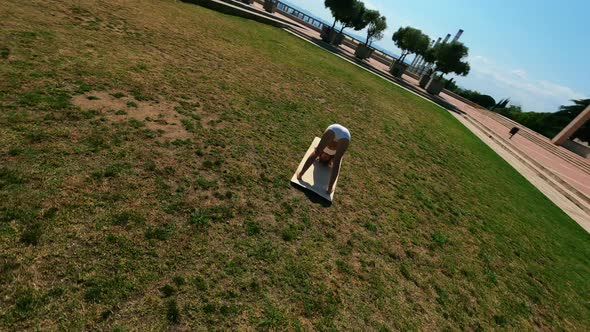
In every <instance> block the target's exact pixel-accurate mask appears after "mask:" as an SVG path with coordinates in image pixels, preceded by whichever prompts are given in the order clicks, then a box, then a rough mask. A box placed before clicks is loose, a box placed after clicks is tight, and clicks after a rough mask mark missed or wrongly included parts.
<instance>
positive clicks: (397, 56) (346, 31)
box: [280, 0, 399, 58]
mask: <svg viewBox="0 0 590 332" xmlns="http://www.w3.org/2000/svg"><path fill="white" fill-rule="evenodd" d="M280 1H281V2H283V3H284V4H286V5H288V6H290V7H293V8H295V9H297V10H298V11H300V12H302V13H304V14H306V15H309V16H311V17H313V18H315V19H316V20H318V21H320V22H322V23H324V24H326V25H329V26H332V24H333V23H334V21H332V22H327V21H326V20H324V19H322V18H320V17H317V16H315V15H314V14H313V13H312V12H310V11H308V10H306V9H304V8H301V7H299V6H297V5H294V4H292V3H291V2H289V1H285V0H280ZM336 28H337V29H340V28H341V26H338V24H336ZM344 32H345V33H346V34H347V35H350V36H351V37H354V38H356V39H358V40H361V41H363V42H364V41H365V40H366V39H367V36H361V35H357V34H355V33H354V30H352V29H350V28H349V29H346V30H344ZM383 38H387V36H384V37H383ZM371 46H372V47H374V48H376V49H378V50H379V51H381V52H385V53H387V54H389V55H393V56H394V57H396V58H399V55H397V54H395V53H394V52H392V51H390V50H387V49H385V48H383V47H380V46H379V45H377V44H375V43H373V45H371Z"/></svg>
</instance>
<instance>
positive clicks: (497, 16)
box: [288, 0, 590, 112]
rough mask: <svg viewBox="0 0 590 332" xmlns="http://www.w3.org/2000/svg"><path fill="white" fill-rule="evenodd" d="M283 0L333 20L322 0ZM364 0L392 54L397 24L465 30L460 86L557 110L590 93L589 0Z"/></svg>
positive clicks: (439, 32)
mask: <svg viewBox="0 0 590 332" xmlns="http://www.w3.org/2000/svg"><path fill="white" fill-rule="evenodd" d="M288 1H289V2H290V3H293V4H294V5H297V6H299V7H301V8H303V9H307V10H309V11H310V12H312V13H314V14H315V15H316V16H318V17H320V18H323V19H325V20H327V21H330V22H331V21H332V18H331V15H330V12H329V11H328V10H327V9H325V8H324V1H323V0H288ZM364 3H365V5H367V7H369V8H373V9H378V10H379V11H380V12H381V14H382V15H385V17H387V22H388V26H389V27H388V29H387V31H386V33H385V37H384V38H383V39H382V40H381V41H378V42H376V43H377V44H378V45H379V46H381V47H383V48H385V49H389V50H391V51H393V52H395V53H397V54H399V53H400V51H399V50H398V49H397V48H396V47H395V45H394V44H393V42H392V41H391V36H392V35H393V32H394V31H395V30H397V29H398V28H399V27H400V26H407V25H410V26H412V27H415V28H418V29H421V30H422V31H423V32H425V33H426V34H428V35H429V36H430V37H431V38H432V39H436V38H437V37H443V38H444V37H445V35H446V34H447V33H450V34H451V36H454V35H455V33H456V32H457V30H459V29H463V30H465V32H464V33H463V36H462V37H461V41H462V42H463V43H465V45H467V46H468V47H469V58H468V61H469V63H470V64H471V72H470V73H469V75H468V76H467V77H459V78H457V81H458V83H459V86H462V87H465V88H469V89H474V90H478V91H480V92H482V93H486V94H489V95H491V96H492V97H494V98H495V99H496V100H499V99H501V98H506V97H510V99H511V101H512V104H516V105H520V106H522V107H523V109H524V110H525V111H533V112H555V111H557V110H558V107H559V105H563V104H569V100H570V99H579V98H589V96H590V86H589V85H590V84H589V83H590V37H588V36H587V34H588V32H590V16H588V15H589V14H590V0H565V1H547V0H538V1H532V0H516V1H515V0H513V1H507V0H495V1H479V0H472V1H466V0H446V1H427V0H412V1H401V0H364ZM345 31H346V30H345ZM349 32H350V31H349ZM354 32H355V33H356V34H358V35H361V36H362V35H364V31H361V32H356V31H354Z"/></svg>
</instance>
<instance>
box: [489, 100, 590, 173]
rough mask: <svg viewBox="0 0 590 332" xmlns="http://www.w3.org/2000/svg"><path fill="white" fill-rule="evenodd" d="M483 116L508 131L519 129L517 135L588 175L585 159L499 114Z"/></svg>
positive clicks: (589, 169) (588, 170) (588, 164)
mask: <svg viewBox="0 0 590 332" xmlns="http://www.w3.org/2000/svg"><path fill="white" fill-rule="evenodd" d="M482 112H484V111H482ZM484 115H485V116H489V117H492V118H494V119H495V120H496V122H498V123H499V124H501V125H503V126H504V127H506V128H507V129H508V130H510V128H512V127H519V128H521V130H520V131H519V133H518V134H519V135H521V136H523V137H525V138H527V139H528V140H530V141H531V142H533V143H536V144H537V145H539V146H540V147H542V148H544V149H545V150H547V151H549V152H551V153H553V154H554V155H556V156H558V157H560V158H561V159H564V160H565V161H567V162H569V163H571V164H573V165H575V166H577V167H579V168H580V169H582V170H583V171H584V172H586V173H588V174H590V161H588V160H587V159H584V158H582V157H580V156H578V155H577V154H575V153H573V152H570V151H568V150H565V149H564V148H561V147H559V146H556V145H555V144H553V143H551V141H549V139H547V138H546V137H544V136H541V135H540V134H538V133H533V132H531V131H529V130H528V128H525V127H523V126H522V125H520V124H518V123H516V122H514V121H512V120H510V119H507V118H505V117H504V116H502V115H501V114H497V113H494V112H488V113H486V114H484Z"/></svg>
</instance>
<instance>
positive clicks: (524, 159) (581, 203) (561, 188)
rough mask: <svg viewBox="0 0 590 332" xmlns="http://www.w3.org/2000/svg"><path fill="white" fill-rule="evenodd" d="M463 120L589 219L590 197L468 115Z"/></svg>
mask: <svg viewBox="0 0 590 332" xmlns="http://www.w3.org/2000/svg"><path fill="white" fill-rule="evenodd" d="M464 118H465V119H466V120H467V121H469V122H470V123H471V124H473V125H474V126H475V127H477V128H478V129H479V130H480V131H481V132H483V133H484V134H485V135H486V136H488V137H490V138H492V139H493V140H494V141H496V143H498V145H500V146H501V147H502V148H503V149H504V150H506V151H508V152H509V153H510V154H511V155H512V156H514V157H515V158H516V159H518V160H519V161H520V162H521V163H523V164H524V165H526V166H527V167H528V168H529V169H531V170H532V171H534V172H535V174H537V175H538V176H539V177H540V178H542V179H543V180H545V181H546V182H547V183H548V184H550V185H551V186H552V187H553V188H554V189H555V190H557V191H558V192H559V193H560V194H562V195H563V196H564V197H566V198H567V199H568V200H570V201H571V202H572V203H574V204H575V205H576V206H577V207H579V208H580V209H581V210H582V211H584V212H585V213H586V214H587V215H588V218H590V197H588V196H586V195H584V194H583V193H581V192H580V191H578V190H577V189H576V188H574V187H572V186H571V185H570V184H569V183H568V182H566V181H564V180H563V179H562V178H561V177H560V176H559V175H558V174H555V173H554V172H552V171H551V170H550V169H547V168H546V167H544V166H543V165H541V164H539V163H538V162H536V161H535V160H534V159H532V158H530V157H529V156H528V155H526V154H525V153H523V152H522V151H520V149H518V148H517V147H515V146H514V145H513V144H512V143H510V142H507V141H506V140H504V139H503V138H502V137H500V136H498V135H497V134H496V133H495V132H493V131H492V130H490V129H489V128H487V127H486V126H485V125H484V124H482V123H481V122H479V120H477V119H475V118H473V117H471V116H468V115H465V116H464Z"/></svg>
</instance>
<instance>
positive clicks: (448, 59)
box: [432, 41, 471, 77]
mask: <svg viewBox="0 0 590 332" xmlns="http://www.w3.org/2000/svg"><path fill="white" fill-rule="evenodd" d="M432 52H434V54H435V58H436V60H435V69H434V71H435V72H440V73H441V75H440V76H441V77H442V76H444V75H446V74H448V73H455V74H457V75H459V76H465V75H467V74H469V70H470V69H471V67H470V66H469V63H467V61H462V60H463V59H464V58H465V57H467V55H469V49H468V48H467V46H465V45H463V43H461V42H459V41H454V42H452V43H442V44H438V45H436V46H435V47H433V51H432Z"/></svg>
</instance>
